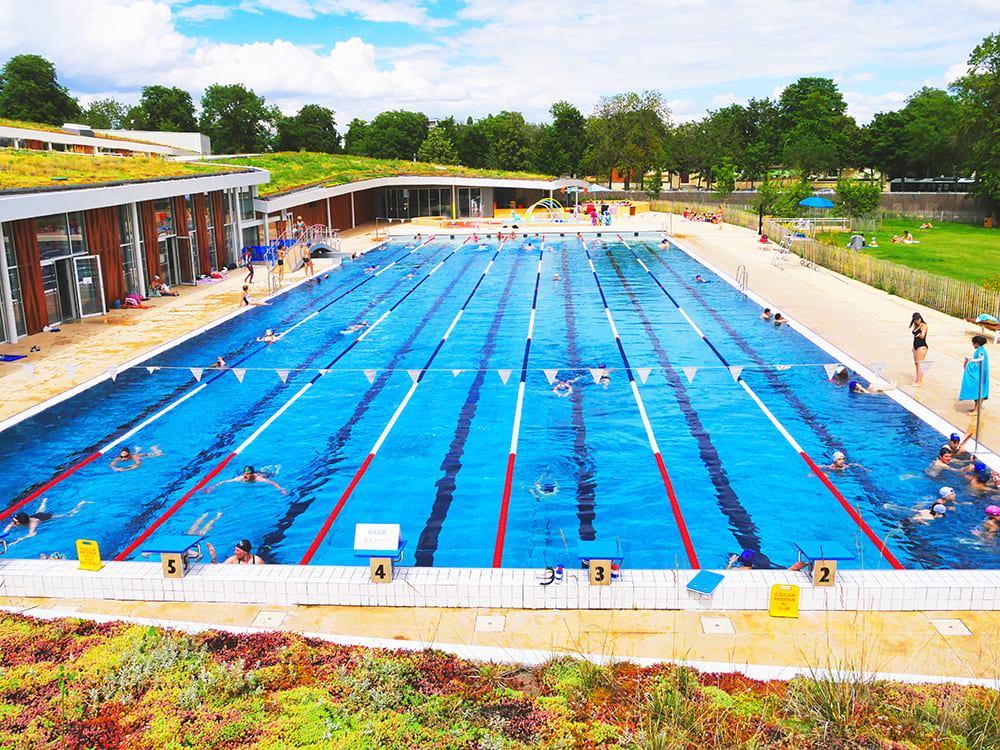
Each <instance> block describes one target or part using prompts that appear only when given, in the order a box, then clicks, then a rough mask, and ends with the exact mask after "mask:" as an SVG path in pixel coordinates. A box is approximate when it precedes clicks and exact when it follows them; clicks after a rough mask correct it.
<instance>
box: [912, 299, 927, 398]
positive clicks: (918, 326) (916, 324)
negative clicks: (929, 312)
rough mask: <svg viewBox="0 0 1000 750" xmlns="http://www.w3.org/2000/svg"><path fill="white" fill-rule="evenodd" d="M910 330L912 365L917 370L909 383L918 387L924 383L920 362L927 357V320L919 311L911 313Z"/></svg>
mask: <svg viewBox="0 0 1000 750" xmlns="http://www.w3.org/2000/svg"><path fill="white" fill-rule="evenodd" d="M910 330H911V331H913V366H914V367H915V368H916V370H917V377H916V380H914V381H913V382H912V383H910V385H912V386H915V387H918V388H919V387H920V386H921V385H923V384H924V371H923V370H922V369H920V363H921V362H923V361H924V360H925V359H926V358H927V321H926V320H924V318H923V316H922V315H921V314H920V313H918V312H915V313H913V317H912V318H911V319H910Z"/></svg>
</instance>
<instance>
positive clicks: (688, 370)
mask: <svg viewBox="0 0 1000 750" xmlns="http://www.w3.org/2000/svg"><path fill="white" fill-rule="evenodd" d="M681 370H683V371H684V377H686V378H687V379H688V382H689V383H693V382H694V374H695V373H696V372H698V368H697V367H682V368H681Z"/></svg>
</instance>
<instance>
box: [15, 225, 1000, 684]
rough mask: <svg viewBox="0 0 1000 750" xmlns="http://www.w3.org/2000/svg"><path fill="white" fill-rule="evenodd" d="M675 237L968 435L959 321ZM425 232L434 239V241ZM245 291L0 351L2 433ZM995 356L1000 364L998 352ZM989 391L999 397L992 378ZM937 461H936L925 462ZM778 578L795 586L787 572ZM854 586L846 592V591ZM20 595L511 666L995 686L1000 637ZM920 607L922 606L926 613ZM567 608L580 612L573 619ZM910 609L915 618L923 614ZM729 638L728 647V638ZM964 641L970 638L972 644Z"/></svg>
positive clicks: (361, 239)
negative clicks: (781, 669)
mask: <svg viewBox="0 0 1000 750" xmlns="http://www.w3.org/2000/svg"><path fill="white" fill-rule="evenodd" d="M667 221H668V218H667V217H666V216H665V215H662V214H646V215H642V216H637V217H631V218H629V219H625V220H622V221H621V222H620V223H618V224H616V225H614V226H612V227H611V228H610V229H609V228H606V227H605V228H601V231H602V233H603V234H605V235H609V236H614V234H616V233H617V232H622V233H623V236H625V237H626V239H627V235H626V234H625V232H632V231H640V230H642V231H649V230H658V229H660V228H662V227H663V225H664V224H665V223H666V222H667ZM671 221H672V229H673V232H672V234H673V235H674V236H675V237H677V239H678V240H680V241H681V242H682V243H683V244H684V245H685V246H686V247H688V248H690V249H691V250H692V251H694V252H696V253H698V254H699V255H701V256H702V257H704V258H705V260H706V261H708V262H709V263H711V264H712V265H714V266H716V267H717V268H719V269H720V270H721V271H722V272H724V273H726V274H728V275H730V276H732V275H734V274H735V272H736V268H737V266H739V265H743V266H745V267H746V269H747V274H748V284H747V287H748V289H749V290H750V291H752V292H753V293H756V294H758V295H760V296H761V297H763V298H765V299H767V300H768V301H769V302H770V303H771V304H772V306H773V307H774V308H775V309H778V310H781V311H782V312H783V313H784V314H785V315H787V316H789V317H790V318H792V319H793V320H794V321H796V322H797V323H799V324H801V325H802V326H804V327H806V328H809V329H811V330H812V331H815V332H816V333H818V334H821V335H822V336H823V337H824V338H825V339H826V340H827V341H829V342H830V343H832V344H833V345H834V346H836V347H838V348H839V349H841V350H843V351H844V352H845V353H846V354H848V355H849V356H850V357H852V358H853V359H854V360H856V361H857V362H859V363H862V364H872V363H877V362H884V363H886V364H885V367H884V369H883V370H882V374H883V376H884V377H886V378H889V379H895V380H898V381H899V382H900V383H903V384H904V385H903V386H902V387H901V389H900V390H901V391H902V392H903V393H904V394H907V395H909V396H912V397H913V398H914V399H915V400H916V401H917V402H918V403H919V404H922V405H924V406H925V407H927V408H928V409H930V410H931V411H932V412H934V413H935V414H936V415H937V416H938V418H939V419H940V420H941V423H942V424H944V423H948V424H950V425H954V426H955V427H956V428H958V431H960V432H962V431H964V430H965V428H966V426H967V424H968V416H967V415H966V414H964V413H963V412H962V411H961V408H960V407H964V408H968V406H969V404H968V403H967V402H966V403H964V404H961V405H960V404H959V403H958V402H957V401H956V396H957V392H958V386H959V382H960V380H961V369H962V358H963V357H964V356H966V355H967V354H969V353H971V349H972V347H971V345H970V344H969V340H970V335H969V334H964V333H962V327H963V323H962V321H960V320H956V319H954V318H949V317H948V316H944V315H941V314H940V313H936V312H933V311H930V310H927V309H925V308H921V307H919V306H916V305H914V304H913V303H910V302H907V301H906V300H902V299H900V298H897V297H893V296H891V295H888V294H886V293H885V292H881V291H879V290H875V289H872V288H870V287H867V286H865V285H863V284H859V283H857V282H853V281H850V280H848V279H845V278H843V277H841V276H839V275H837V274H833V273H832V272H829V271H826V270H823V269H819V270H813V269H809V268H805V267H803V266H800V265H798V263H797V260H793V261H792V262H791V263H786V264H785V266H784V270H782V269H779V268H777V267H775V266H773V265H771V263H770V260H771V253H770V252H765V251H761V250H760V249H759V248H760V246H759V245H758V244H757V243H756V236H755V234H754V233H753V232H751V231H748V230H744V229H741V228H738V227H733V226H729V225H723V226H722V227H721V228H719V227H717V226H714V225H711V224H700V223H694V222H686V221H682V220H681V219H680V217H679V216H674V217H673V218H672V220H671ZM532 229H533V230H534V229H535V227H532ZM578 229H579V231H584V232H590V231H592V228H591V227H589V225H588V226H586V227H584V226H580V227H576V226H573V225H559V226H557V227H552V228H551V229H542V228H539V231H543V232H544V231H558V232H564V233H575V232H576V231H578ZM394 230H395V231H394V234H395V233H400V232H401V230H400V229H399V228H394ZM370 231H371V227H363V228H361V229H359V230H355V231H353V232H349V233H344V234H345V237H344V240H343V249H344V250H345V251H347V252H353V251H356V250H365V249H367V248H368V247H370V246H371V245H372V244H373V240H372V237H371V236H370V235H369V232H370ZM404 231H405V230H404ZM414 231H422V232H423V233H424V234H427V233H428V230H427V228H426V227H419V228H416V229H415V230H414ZM445 231H446V232H451V231H455V230H445ZM483 231H487V230H486V229H485V228H484V229H483ZM494 231H495V230H494ZM411 233H412V232H411ZM458 233H459V234H461V233H462V232H458ZM439 234H440V233H439ZM327 263H328V261H322V262H321V263H319V264H317V273H322V271H323V270H325V268H326V267H327ZM243 276H244V273H243V272H242V271H240V270H237V271H234V272H233V273H231V274H230V275H229V278H227V279H225V280H224V281H222V282H220V283H218V284H209V285H199V286H198V287H196V288H185V289H182V290H181V292H182V296H181V297H179V298H174V299H157V300H154V302H153V304H155V305H156V308H155V309H152V310H120V311H112V312H111V313H109V315H108V316H105V317H102V318H99V319H95V320H93V321H87V322H83V323H74V324H68V325H66V326H64V327H63V328H62V330H61V331H60V332H59V333H42V334H37V335H35V336H32V337H29V338H27V339H23V340H22V341H21V342H19V343H18V344H17V345H16V346H3V347H0V351H2V353H7V354H26V355H28V356H27V358H26V359H24V360H18V361H17V362H14V363H5V364H4V365H3V366H4V367H6V368H7V369H6V370H0V387H2V388H3V390H4V393H5V394H7V398H6V399H5V400H4V402H3V403H2V404H0V419H2V418H6V417H10V416H13V415H15V414H17V413H20V412H23V411H24V410H26V409H29V408H32V407H34V406H36V405H37V404H39V403H41V402H43V401H45V400H46V399H48V398H51V397H54V396H57V395H59V394H60V393H63V392H64V391H66V390H67V389H70V388H72V387H74V386H77V385H79V384H81V383H85V382H86V381H87V380H89V379H91V378H94V377H104V376H106V374H107V368H108V367H120V366H122V365H123V364H125V363H127V362H129V361H131V360H133V359H135V358H136V357H140V356H142V355H143V354H145V353H148V352H150V351H152V350H154V349H155V348H156V347H158V346H160V345H163V344H166V343H169V342H170V341H172V340H174V339H176V338H178V337H179V336H182V335H183V334H184V333H186V332H188V331H190V330H194V329H196V328H198V327H199V326H202V325H204V324H206V323H209V322H211V321H213V320H216V319H218V318H219V317H221V316H224V315H227V314H230V313H232V312H234V311H235V310H237V304H238V301H239V291H240V288H241V286H242V279H243ZM301 276H302V274H301V272H299V273H296V274H289V275H288V276H287V277H286V284H287V283H294V282H296V281H298V280H300V279H301ZM257 280H258V284H256V285H255V291H256V294H257V296H262V294H263V290H265V289H266V283H260V282H262V281H263V276H262V275H260V274H258V278H257ZM914 310H919V311H921V312H922V314H923V315H924V317H925V319H927V320H928V323H929V344H930V348H931V350H930V354H929V356H928V360H929V361H933V362H934V364H933V366H932V367H931V368H930V370H929V371H928V372H927V374H926V376H925V384H924V386H923V388H921V389H914V388H909V387H907V386H906V385H905V383H908V382H910V379H911V378H912V374H913V365H912V357H911V350H910V344H911V337H910V334H909V332H908V330H907V327H906V326H907V323H908V322H909V319H910V315H911V313H912V312H913V311H914ZM32 346H39V347H40V348H41V351H40V352H36V353H31V352H30V348H31V347H32ZM990 350H991V351H993V350H994V349H993V347H992V345H990ZM212 359H214V356H213V357H209V361H208V362H206V363H205V365H206V366H207V365H208V364H211V360H212ZM21 363H25V364H29V365H34V366H35V367H34V371H33V372H31V373H28V372H26V371H25V368H24V367H21V366H20V365H21ZM68 368H75V369H72V370H71V369H68ZM994 372H996V370H994ZM992 380H993V381H994V382H993V387H994V388H996V387H997V383H996V380H997V378H996V376H994V378H993V379H992ZM983 413H984V419H983V420H982V425H981V442H982V443H983V444H984V445H985V446H988V447H990V448H993V449H994V450H995V449H996V448H997V447H998V446H1000V425H998V424H997V423H996V420H995V419H991V418H990V417H991V416H992V415H991V407H990V406H989V405H988V403H987V406H986V407H985V408H984V410H983ZM934 447H936V446H928V452H929V453H930V452H932V451H933V448H934ZM47 562H48V561H47ZM9 563H14V561H7V560H4V558H0V575H4V574H5V572H4V568H5V567H7V566H8V564H9ZM66 564H68V563H62V565H66ZM72 567H74V568H75V566H72ZM158 567H159V566H158V565H157V568H158ZM935 573H937V572H935ZM911 574H912V572H911ZM751 575H754V576H756V575H757V573H753V574H751ZM776 575H779V576H780V575H784V573H783V572H776ZM872 575H886V574H884V573H883V574H872ZM890 575H891V574H890ZM959 575H962V574H959ZM970 575H974V574H970ZM845 580H848V579H847V578H846V577H845ZM401 583H402V582H401ZM765 583H766V582H765ZM928 583H930V580H929V579H928ZM404 585H405V584H404ZM801 585H802V586H803V590H804V591H805V588H806V586H807V585H808V582H807V581H806V580H805V579H803V580H802V582H801ZM970 585H971V584H970ZM993 585H994V586H995V584H993ZM11 588H12V587H8V586H5V587H4V588H2V589H0V594H4V595H6V596H5V598H0V604H3V605H5V606H7V607H13V608H16V609H20V608H23V607H35V608H37V610H38V611H39V612H41V611H50V610H53V609H55V610H56V611H57V612H58V611H65V613H66V614H70V613H71V611H72V612H77V613H93V614H105V615H109V616H114V617H149V618H152V619H156V620H158V621H165V622H175V623H178V624H180V623H186V622H206V623H214V624H218V625H230V624H231V625H233V626H236V627H272V626H273V627H281V628H285V629H290V630H296V631H301V632H309V633H325V634H339V635H342V636H345V637H352V638H355V639H359V638H364V637H369V638H384V639H388V640H389V641H392V642H396V643H399V642H400V639H405V640H407V641H409V642H411V643H418V644H424V645H429V644H430V643H435V644H453V645H474V646H483V647H486V646H489V647H497V648H500V649H502V650H503V651H504V652H509V653H512V654H513V653H520V650H521V649H530V650H532V651H533V652H535V653H566V652H569V653H578V652H579V653H588V654H595V655H602V654H603V655H612V654H617V655H629V656H633V657H641V658H649V659H665V658H675V659H676V658H684V659H688V660H692V661H698V662H712V663H718V664H720V665H729V668H734V667H736V666H739V665H753V664H763V665H772V666H773V665H799V666H813V667H824V666H830V665H838V664H839V665H843V664H846V663H851V664H854V665H855V666H858V667H863V668H867V669H871V670H877V671H880V672H888V673H901V674H920V675H942V676H950V677H962V676H965V677H976V678H989V679H996V677H997V676H998V675H1000V669H998V664H997V658H996V657H995V656H994V654H995V643H996V639H997V636H998V635H1000V612H998V611H996V610H997V609H998V607H1000V605H998V603H997V600H996V598H993V599H991V602H990V603H987V602H985V601H984V600H983V599H979V600H978V601H975V600H972V601H970V602H969V603H968V604H965V603H963V604H962V605H961V606H956V607H955V609H962V610H964V611H962V612H961V613H958V614H956V613H954V612H953V611H952V610H949V602H948V600H947V599H945V600H943V601H935V602H934V606H933V607H930V609H933V610H934V611H933V612H931V611H907V612H870V611H869V612H850V611H838V612H835V611H823V610H822V609H819V610H813V611H809V612H803V613H802V614H801V616H800V618H798V619H778V618H771V617H769V616H768V614H767V612H766V611H759V610H758V611H739V612H736V611H731V610H734V609H737V606H734V605H737V604H738V603H737V602H730V603H728V604H725V603H722V602H721V601H720V602H719V603H716V604H714V605H713V603H712V602H708V603H706V606H703V607H699V608H698V609H658V610H652V609H645V608H639V609H627V610H621V609H608V610H584V609H561V608H560V609H558V610H553V609H551V608H539V609H521V608H514V609H512V608H509V607H502V608H497V607H485V606H479V607H476V606H470V607H467V608H462V609H456V608H435V607H429V606H420V605H415V604H411V605H409V606H406V607H403V608H400V607H391V608H390V607H381V606H365V607H356V606H341V605H311V604H281V605H278V604H275V605H273V606H272V605H271V604H270V603H268V604H267V605H264V606H262V605H260V604H237V603H232V602H227V603H215V604H212V603H204V602H199V603H194V602H184V601H180V600H178V601H160V602H142V601H114V600H110V599H109V600H98V599H96V598H92V599H86V600H81V599H79V598H78V597H79V594H76V593H74V592H73V590H72V589H69V590H68V591H66V592H65V593H63V594H61V595H60V596H58V597H56V598H54V599H53V598H51V597H48V596H41V595H35V596H32V597H25V596H20V595H16V596H10V594H11ZM918 588H922V587H919V586H918ZM181 599H183V597H182V598H181ZM920 601H923V602H927V600H926V598H925V599H921V600H920ZM927 603H928V605H929V604H930V603H929V602H927ZM956 604H957V603H956ZM568 605H569V602H567V603H566V605H563V606H568ZM522 606H523V605H522ZM578 606H579V603H578ZM633 606H639V602H633ZM723 606H728V607H729V610H724V609H721V608H720V607H723ZM913 606H919V603H918V602H916V601H914V602H913ZM978 610H991V611H978ZM727 611H728V614H727ZM480 617H487V620H484V621H482V622H489V623H492V626H490V627H487V626H484V628H483V629H480V628H478V627H477V625H478V624H480V623H481V621H480V619H479V618H480ZM489 618H494V619H489ZM495 618H500V619H502V620H503V621H504V625H503V629H502V630H500V631H497V630H496V623H497V622H498V620H497V619H495ZM955 620H958V621H959V622H958V624H955V622H954V621H955ZM707 621H712V622H707ZM723 621H725V622H723ZM727 623H728V624H727ZM935 623H937V624H938V625H940V627H938V626H937V625H935ZM942 623H943V624H942ZM730 629H732V630H733V632H732V633H729V632H728V631H729V630H730ZM964 630H968V631H969V633H970V634H969V635H965V634H963V631H964ZM942 644H944V645H942ZM399 645H402V644H401V643H399ZM483 653H485V652H483ZM498 658H499V657H498ZM866 665H867V666H866ZM720 668H721V667H720Z"/></svg>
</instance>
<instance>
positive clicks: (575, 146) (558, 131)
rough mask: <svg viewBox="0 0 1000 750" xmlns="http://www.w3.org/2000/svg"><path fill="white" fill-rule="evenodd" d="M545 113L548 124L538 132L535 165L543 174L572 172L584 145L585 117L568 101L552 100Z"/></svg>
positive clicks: (585, 140) (578, 162)
mask: <svg viewBox="0 0 1000 750" xmlns="http://www.w3.org/2000/svg"><path fill="white" fill-rule="evenodd" d="M549 113H550V114H551V115H552V125H548V126H544V127H542V128H541V132H540V133H539V138H538V148H537V151H536V154H535V160H534V161H535V168H536V169H538V170H539V171H540V172H543V173H545V174H555V175H558V174H571V175H576V174H578V173H579V169H580V160H581V158H583V152H584V150H585V149H586V147H587V131H586V120H585V119H584V117H583V115H582V114H580V110H578V109H577V108H576V107H574V106H573V105H572V104H570V103H569V102H556V103H555V104H553V105H552V106H551V107H550V108H549Z"/></svg>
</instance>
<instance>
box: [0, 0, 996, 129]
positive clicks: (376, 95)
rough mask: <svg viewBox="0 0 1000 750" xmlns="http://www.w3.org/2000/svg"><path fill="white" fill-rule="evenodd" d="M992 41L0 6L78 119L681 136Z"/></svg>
mask: <svg viewBox="0 0 1000 750" xmlns="http://www.w3.org/2000/svg"><path fill="white" fill-rule="evenodd" d="M998 32H1000V2H997V0H950V2H947V3H945V2H941V0H769V2H766V3H762V2H747V1H746V0H710V1H709V2H705V0H618V2H609V1H608V0H604V1H603V2H596V1H595V0H576V1H575V2H568V1H567V0H545V1H543V0H491V1H490V2H487V0H86V1H84V0H0V64H2V63H3V62H6V60H7V59H9V58H10V57H12V56H13V55H17V54H38V55H41V56H43V57H45V58H46V59H48V60H50V61H51V62H52V63H54V64H55V66H56V71H57V74H58V76H59V81H60V83H61V84H62V85H64V86H66V87H67V88H68V89H69V91H70V93H71V94H72V95H73V96H75V97H77V98H78V99H79V101H80V103H81V105H83V106H84V107H86V106H87V105H88V104H89V103H90V102H92V101H94V100H96V99H103V98H107V97H112V98H115V99H118V100H120V101H123V102H125V103H127V104H135V103H137V102H138V101H139V97H140V94H141V89H142V87H143V86H146V85H151V84H159V85H163V86H176V87H178V88H182V89H184V90H186V91H188V92H190V93H191V95H192V97H193V99H194V101H195V105H196V107H197V105H198V102H199V100H200V99H201V95H202V93H203V92H204V90H205V88H206V87H207V86H209V85H211V84H214V83H219V84H230V83H242V84H243V85H245V86H247V87H248V88H250V89H252V90H253V91H254V92H255V93H256V94H258V95H260V96H263V97H264V98H265V99H266V102H267V104H269V105H273V104H276V105H278V106H279V107H280V108H281V110H282V111H283V112H284V113H285V114H294V113H295V112H297V111H298V109H299V108H300V107H301V106H302V105H304V104H320V105H322V106H324V107H328V108H330V109H332V110H334V112H335V113H336V115H335V117H336V121H337V124H338V128H339V129H340V131H341V132H345V131H346V130H347V125H348V124H349V123H350V121H351V120H352V119H353V118H355V117H358V118H361V119H363V120H370V119H371V118H372V117H374V116H375V115H377V114H378V113H379V112H383V111H387V110H396V109H405V110H412V111H419V112H423V113H424V114H426V115H427V116H428V117H430V118H442V117H448V116H454V117H455V118H456V119H459V120H465V118H467V117H470V116H471V117H473V118H474V119H478V118H480V117H484V116H486V115H489V114H496V113H498V112H500V111H501V110H509V111H517V112H521V113H522V114H523V115H524V117H525V119H526V120H527V121H528V122H535V123H543V122H551V115H550V114H549V108H550V107H551V106H552V104H553V103H555V102H557V101H568V102H570V103H571V104H573V105H574V106H576V107H577V108H578V109H579V110H580V111H581V112H582V113H583V114H584V115H589V114H591V113H592V112H593V111H594V108H595V106H596V105H597V104H598V102H599V101H600V99H601V97H610V96H614V95H615V94H618V93H623V92H627V91H644V90H657V91H659V92H661V93H662V95H663V98H664V100H665V101H666V102H667V103H668V105H669V107H670V111H671V120H672V121H673V122H675V123H679V122H686V121H690V120H696V119H700V118H701V117H703V116H704V115H705V114H706V112H707V111H709V110H715V109H719V108H721V107H725V106H727V105H729V104H732V103H740V104H745V103H746V102H747V101H748V100H749V99H751V98H753V99H765V98H776V97H777V96H779V95H780V93H781V91H782V89H783V88H784V87H785V86H787V85H788V84H790V83H793V82H794V81H796V80H797V79H798V78H800V77H802V76H816V77H824V78H831V79H833V80H834V82H835V83H836V84H837V86H838V88H839V89H840V92H841V94H842V95H843V97H844V100H845V101H846V102H847V107H848V114H849V115H851V116H853V117H854V118H855V120H857V122H858V124H865V123H867V122H869V121H870V120H871V118H872V117H873V116H874V115H875V114H876V113H879V112H886V111H890V110H894V109H899V108H901V107H902V106H904V105H905V102H906V99H907V97H908V96H910V95H911V94H913V93H914V92H916V91H918V90H920V88H922V87H924V86H931V87H937V88H946V87H947V86H948V84H949V83H951V82H952V81H954V80H955V79H956V78H957V77H959V76H961V75H962V74H963V73H964V72H965V63H966V61H967V60H968V57H969V53H970V52H971V51H972V50H973V49H974V47H975V46H976V45H977V44H979V43H980V42H981V41H982V40H983V38H984V37H986V36H987V35H989V34H991V33H998Z"/></svg>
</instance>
